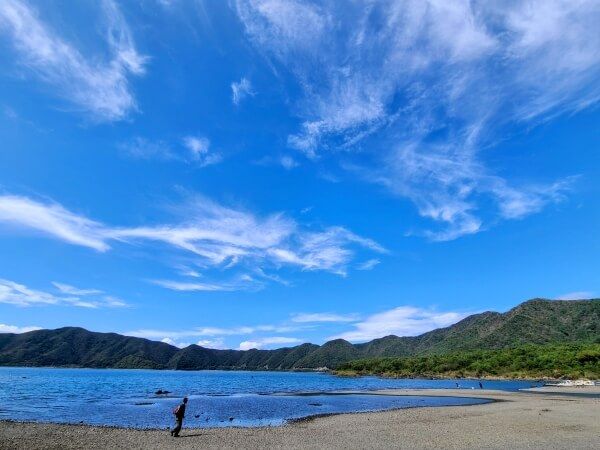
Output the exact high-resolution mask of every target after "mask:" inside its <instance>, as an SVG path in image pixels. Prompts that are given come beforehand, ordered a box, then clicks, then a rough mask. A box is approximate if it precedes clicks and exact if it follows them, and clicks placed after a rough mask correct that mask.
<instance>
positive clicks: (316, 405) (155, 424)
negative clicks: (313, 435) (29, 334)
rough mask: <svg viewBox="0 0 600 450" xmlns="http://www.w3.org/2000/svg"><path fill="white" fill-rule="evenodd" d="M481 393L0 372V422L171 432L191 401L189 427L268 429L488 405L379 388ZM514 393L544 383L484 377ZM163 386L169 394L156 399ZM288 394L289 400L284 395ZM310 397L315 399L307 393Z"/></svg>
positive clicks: (264, 379)
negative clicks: (384, 392)
mask: <svg viewBox="0 0 600 450" xmlns="http://www.w3.org/2000/svg"><path fill="white" fill-rule="evenodd" d="M457 382H458V384H459V386H460V387H461V388H478V387H479V384H478V381H477V380H425V379H398V380H396V379H382V378H377V377H361V378H340V377H336V376H333V375H329V374H324V373H312V372H228V371H195V372H183V371H153V370H112V369H51V368H12V367H2V368H0V419H13V420H32V421H41V422H61V423H86V424H94V425H115V426H124V427H135V428H166V427H167V426H169V425H170V424H171V420H172V414H171V410H172V409H173V407H175V406H176V405H177V404H178V403H179V402H180V400H181V398H182V397H183V396H188V397H189V399H190V401H189V404H188V409H187V414H186V420H185V426H187V427H218V426H267V425H281V424H283V423H285V422H286V421H287V420H290V419H298V418H302V417H307V416H311V415H315V414H329V413H344V412H355V411H377V410H385V409H393V408H408V407H417V406H449V405H465V404H476V403H481V402H482V401H481V400H477V399H460V398H454V397H423V396H410V397H393V396H392V397H390V396H381V395H370V394H368V392H367V393H362V394H352V395H331V394H333V393H344V392H346V393H348V392H350V391H374V390H378V389H389V388H392V389H393V388H396V389H398V388H402V389H430V388H438V389H439V388H441V389H454V388H456V383H457ZM482 382H483V385H484V388H486V389H501V390H509V391H514V390H518V389H521V388H524V387H530V386H532V385H536V386H537V385H539V383H532V382H530V381H488V380H483V381H482ZM159 389H162V390H168V391H170V392H171V393H170V394H168V395H156V394H155V392H156V391H157V390H159ZM282 394H283V395H282ZM307 394H310V395H307Z"/></svg>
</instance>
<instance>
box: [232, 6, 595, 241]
mask: <svg viewBox="0 0 600 450" xmlns="http://www.w3.org/2000/svg"><path fill="white" fill-rule="evenodd" d="M236 6H237V8H236V9H237V12H238V15H239V17H240V19H241V21H242V24H243V26H244V28H245V30H246V33H247V34H248V36H249V38H250V39H251V41H252V42H253V43H254V44H255V46H256V48H257V49H259V51H261V52H263V53H264V54H265V55H266V56H267V57H268V58H270V59H271V60H273V61H274V62H275V67H277V68H279V67H280V66H283V67H284V68H285V69H287V70H288V71H289V73H291V74H293V75H294V76H295V78H296V80H297V81H298V85H299V86H300V88H301V91H302V93H303V94H302V96H301V98H300V99H299V100H298V103H297V106H298V107H297V108H296V110H297V111H299V115H300V117H301V120H302V123H301V125H300V129H299V131H298V132H297V133H295V134H293V135H291V136H289V138H288V143H289V145H290V146H291V147H294V148H296V149H298V150H301V151H302V152H304V153H305V154H306V155H307V156H308V157H309V158H313V159H315V158H317V157H318V156H319V155H320V154H322V153H323V152H326V151H328V150H339V149H344V150H352V149H360V150H361V151H360V152H358V153H357V154H356V156H355V160H356V162H355V164H354V165H352V166H353V169H354V172H355V173H358V174H359V175H360V176H361V177H362V178H363V179H365V180H367V181H370V182H375V183H379V184H382V185H384V186H386V187H388V188H389V189H390V190H391V191H392V192H394V193H396V194H397V195H399V196H402V197H407V198H409V199H410V200H412V201H413V202H414V203H415V204H416V206H417V208H418V211H419V213H420V214H421V215H422V216H423V217H425V218H427V219H430V220H431V221H432V223H436V222H437V223H438V224H439V226H437V227H434V229H432V230H430V231H429V232H427V233H425V234H427V235H428V236H430V237H431V238H432V239H436V240H449V239H455V238H457V237H459V236H462V235H465V234H472V233H477V232H479V231H481V230H483V229H485V228H486V227H487V226H489V225H490V224H492V223H495V222H497V221H498V220H499V219H518V218H523V217H525V216H527V215H529V214H533V213H536V212H539V211H540V210H541V209H543V208H544V207H545V206H547V205H549V204H552V203H555V202H557V201H560V200H561V199H563V198H564V194H565V192H566V188H567V187H568V185H569V183H570V182H571V181H572V180H569V179H563V180H559V181H558V182H555V183H552V182H551V183H547V182H546V184H544V183H543V182H535V183H531V182H525V183H520V184H519V185H516V184H515V183H512V182H510V180H508V179H506V178H502V177H500V176H498V175H496V174H495V173H494V170H493V168H490V167H489V166H488V165H487V164H486V163H485V161H484V160H483V158H482V156H481V155H482V152H481V150H482V149H483V148H489V147H490V146H492V145H496V144H497V143H498V135H500V134H504V132H505V131H507V130H508V129H509V128H510V132H511V133H515V132H517V133H518V132H520V131H523V130H526V129H528V128H529V127H531V126H535V125H536V124H538V123H540V122H543V121H546V120H550V119H552V118H553V117H555V116H556V115H558V114H563V113H569V112H575V111H579V110H581V109H584V108H587V107H589V106H591V105H594V104H596V103H597V101H598V99H600V82H599V81H598V80H600V53H599V52H598V50H597V49H598V48H599V47H600V35H599V34H598V33H597V32H596V28H597V26H596V24H597V22H598V21H599V20H600V8H598V5H597V2H594V1H593V0H581V1H577V2H566V1H563V0H550V1H545V0H532V1H528V2H520V3H519V2H517V3H515V2H500V3H497V2H496V3H490V2H465V1H448V2H439V1H435V0H431V1H420V0H393V1H389V2H384V3H377V2H371V1H368V0H365V1H356V2H351V3H348V2H342V3H340V2H327V1H315V2H310V3H300V2H297V1H292V0H290V1H286V0H238V1H237V3H236ZM350 154H351V153H350ZM344 155H345V159H349V158H350V156H349V153H348V152H345V153H344ZM490 204H491V205H490ZM488 205H490V206H488Z"/></svg>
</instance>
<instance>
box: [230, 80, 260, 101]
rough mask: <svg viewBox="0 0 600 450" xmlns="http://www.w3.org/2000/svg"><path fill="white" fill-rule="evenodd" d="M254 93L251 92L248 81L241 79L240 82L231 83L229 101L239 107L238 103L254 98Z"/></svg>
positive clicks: (250, 85) (250, 84)
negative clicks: (250, 97) (249, 97)
mask: <svg viewBox="0 0 600 450" xmlns="http://www.w3.org/2000/svg"><path fill="white" fill-rule="evenodd" d="M254 95H256V93H255V92H254V91H253V90H252V83H250V80H248V79H247V78H245V77H243V78H242V79H241V80H240V81H234V82H233V83H231V101H232V102H233V104H234V105H236V106H237V105H239V104H240V102H241V101H242V100H243V99H245V98H246V97H248V96H254Z"/></svg>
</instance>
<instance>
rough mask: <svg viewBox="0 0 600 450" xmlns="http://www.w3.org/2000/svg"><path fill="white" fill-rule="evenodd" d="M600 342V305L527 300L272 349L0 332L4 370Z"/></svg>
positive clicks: (295, 360) (303, 361) (246, 365)
mask: <svg viewBox="0 0 600 450" xmlns="http://www.w3.org/2000/svg"><path fill="white" fill-rule="evenodd" d="M580 341H586V342H600V300H599V299H590V300H569V301H563V300H546V299H532V300H528V301H526V302H523V303H521V304H519V305H517V306H516V307H514V308H512V309H510V310H509V311H507V312H505V313H498V312H493V311H486V312H483V313H478V314H473V315H471V316H468V317H466V318H464V319H463V320H461V321H459V322H457V323H455V324H453V325H451V326H449V327H445V328H438V329H435V330H431V331H428V332H426V333H423V334H421V335H419V336H405V337H398V336H395V335H389V336H384V337H381V338H377V339H374V340H372V341H369V342H365V343H359V344H352V343H350V342H348V341H345V340H343V339H335V340H332V341H328V342H325V343H324V344H322V345H320V346H319V345H316V344H310V343H304V344H301V345H298V346H295V347H283V348H278V349H274V350H258V349H251V350H245V351H243V350H218V349H210V348H205V347H201V346H198V345H195V344H192V345H190V346H188V347H185V348H181V349H180V348H177V347H175V346H172V345H169V344H166V343H163V342H156V341H151V340H148V339H144V338H138V337H131V336H123V335H120V334H117V333H98V332H92V331H88V330H85V329H83V328H80V327H63V328H58V329H55V330H37V331H30V332H28V333H22V334H11V333H3V334H0V365H1V366H53V367H96V368H148V369H178V370H203V369H227V370H301V369H316V368H320V367H328V368H335V367H337V366H339V365H341V364H344V363H346V362H348V361H352V360H356V359H361V358H375V357H401V356H415V355H423V354H436V353H447V352H450V351H457V350H467V351H468V350H482V349H486V350H488V349H489V350H493V349H502V348H509V347H515V346H518V345H522V344H547V343H560V342H580Z"/></svg>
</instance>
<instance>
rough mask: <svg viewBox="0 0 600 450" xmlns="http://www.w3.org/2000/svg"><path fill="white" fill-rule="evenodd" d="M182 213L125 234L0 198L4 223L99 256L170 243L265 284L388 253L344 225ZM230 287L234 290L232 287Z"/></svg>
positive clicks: (197, 209) (215, 207)
mask: <svg viewBox="0 0 600 450" xmlns="http://www.w3.org/2000/svg"><path fill="white" fill-rule="evenodd" d="M175 210H176V211H177V212H178V214H180V215H181V222H180V223H177V224H175V225H157V226H145V227H129V228H118V227H112V226H108V225H104V224H102V223H99V222H95V221H92V220H90V219H87V218H85V217H83V216H80V215H77V214H75V213H73V212H71V211H68V210H67V209H65V208H63V207H62V206H60V205H58V204H56V203H50V202H46V203H44V202H40V201H35V200H31V199H29V198H27V197H21V196H11V195H0V224H1V223H8V224H11V225H14V226H16V227H19V228H22V229H29V230H34V231H37V232H40V233H44V234H47V235H50V236H52V237H54V238H57V239H60V240H62V241H65V242H68V243H71V244H76V245H81V246H85V247H90V248H93V249H95V250H99V251H106V250H108V249H109V248H110V247H109V243H110V242H112V241H119V242H122V243H134V242H146V243H148V242H156V243H163V244H167V245H168V246H170V247H171V248H174V249H176V250H180V251H183V252H184V253H188V254H189V253H191V254H192V255H194V256H195V257H196V258H197V261H196V262H197V264H200V265H204V266H206V267H213V268H214V267H220V268H221V269H231V268H234V267H238V266H239V267H243V266H246V267H249V268H251V269H252V270H253V271H254V272H255V273H256V276H257V277H259V278H261V279H262V280H268V279H272V278H273V277H272V276H269V275H268V274H267V273H266V272H265V271H264V270H263V269H264V266H269V267H272V268H274V269H276V268H278V267H280V266H282V265H284V266H292V267H293V266H295V267H299V268H301V269H304V270H324V271H328V272H332V273H338V274H346V270H347V267H348V265H349V263H350V262H351V261H352V260H353V258H354V256H355V252H356V251H359V250H360V251H370V252H378V253H383V252H385V249H384V248H383V247H381V246H380V245H379V244H377V243H376V242H375V241H373V240H371V239H367V238H363V237H361V236H358V235H356V234H355V233H352V232H351V231H349V230H347V229H345V228H343V227H329V228H326V229H324V230H322V231H312V230H310V231H309V230H307V229H304V228H302V227H300V225H299V224H298V223H296V222H295V221H294V220H292V219H291V218H287V217H285V216H284V215H283V214H280V213H278V214H271V215H269V216H266V217H259V216H256V215H254V214H252V213H250V212H246V211H241V210H235V209H231V208H227V207H224V206H221V205H219V204H216V203H214V202H212V201H210V200H208V199H206V198H203V197H200V196H196V197H193V198H192V199H190V200H189V201H188V202H187V203H186V204H185V205H183V206H181V207H179V208H175ZM257 268H258V269H260V270H258V271H257ZM252 278H253V277H252V276H251V275H249V274H242V275H240V276H239V277H238V279H237V280H236V281H235V282H234V283H233V284H235V283H239V282H244V284H247V283H248V282H250V281H252V280H251V279H252ZM257 283H259V282H258V281H256V283H255V284H257ZM157 284H160V285H162V286H164V287H168V288H170V289H175V290H227V289H228V288H227V286H226V285H224V284H222V283H209V282H207V283H183V282H176V281H168V280H159V281H157ZM229 285H230V288H229V289H231V287H232V283H229Z"/></svg>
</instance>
